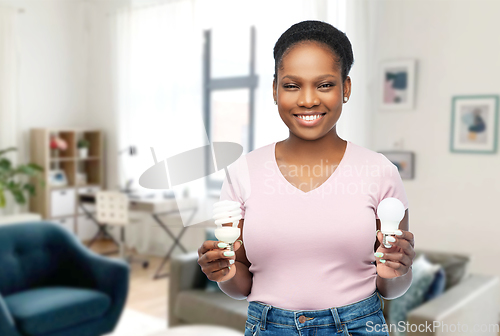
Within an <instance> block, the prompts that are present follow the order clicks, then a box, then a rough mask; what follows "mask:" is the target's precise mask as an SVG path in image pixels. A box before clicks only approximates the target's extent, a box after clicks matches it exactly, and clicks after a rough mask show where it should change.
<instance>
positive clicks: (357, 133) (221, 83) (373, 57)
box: [0, 0, 500, 336]
mask: <svg viewBox="0 0 500 336" xmlns="http://www.w3.org/2000/svg"><path fill="white" fill-rule="evenodd" d="M499 13H500V2H498V1H494V0H491V1H488V0H433V1H431V0H406V1H399V0H372V1H369V0H310V1H307V0H273V1H263V0H254V1H240V0H237V1H229V0H0V151H1V150H4V149H7V148H11V147H15V148H16V149H17V150H16V151H10V152H8V153H4V154H2V156H3V157H4V158H7V159H8V160H9V161H10V162H11V163H12V165H22V164H28V163H36V164H37V165H39V166H41V167H42V168H43V169H44V171H43V178H44V180H45V185H43V186H42V185H38V184H37V185H36V186H37V189H36V192H37V196H36V197H32V198H30V199H29V200H28V202H27V203H26V204H19V202H18V201H16V198H15V196H13V195H12V194H11V193H10V192H8V191H7V190H3V191H5V197H6V200H5V206H4V207H3V208H1V209H0V223H2V225H13V224H14V223H21V224H22V222H26V221H29V222H36V221H40V220H44V221H52V222H55V223H57V224H59V225H61V226H63V227H64V228H66V229H67V230H69V231H70V232H71V234H72V235H75V236H76V237H77V238H78V240H79V241H81V243H82V244H84V245H85V246H89V245H91V246H89V247H86V248H89V249H92V250H93V251H94V252H96V253H100V254H103V255H104V256H105V257H106V258H117V257H118V255H117V254H111V255H108V254H105V252H106V251H109V250H110V249H114V248H115V247H116V246H115V245H117V244H116V243H115V241H116V242H119V241H120V239H121V238H122V237H121V236H120V228H119V227H117V226H113V225H109V227H107V228H106V232H109V235H110V236H109V235H108V236H106V235H105V234H104V233H103V232H101V231H100V230H101V229H102V228H101V227H100V226H99V224H98V222H99V221H98V220H96V218H95V216H94V217H90V216H89V214H93V213H95V212H94V206H95V205H93V204H90V205H89V206H88V207H87V208H86V209H85V210H84V209H83V208H82V207H81V203H84V202H85V201H86V198H85V196H89V194H94V193H96V192H98V191H108V190H109V191H120V192H122V193H125V194H127V195H128V197H129V199H130V202H132V203H133V202H135V203H134V204H135V205H136V208H134V209H131V211H130V214H129V215H130V222H134V223H133V224H134V225H127V226H126V235H125V237H124V245H125V246H126V248H127V250H128V251H129V252H131V253H132V254H134V257H138V258H142V259H143V260H145V261H147V262H146V263H145V262H143V263H138V264H134V263H131V273H130V288H129V292H128V298H127V302H126V305H125V309H124V313H123V314H122V318H121V319H120V321H119V323H118V326H117V328H116V329H115V334H114V335H117V336H125V335H134V336H142V335H150V334H152V333H154V332H162V330H163V329H165V328H166V327H167V325H169V326H170V327H173V326H175V325H196V324H198V325H208V324H212V322H213V321H215V320H217V319H218V320H217V321H216V322H213V324H217V325H219V326H221V327H226V328H230V329H233V330H239V332H241V333H242V332H243V330H244V327H245V323H244V314H245V306H244V305H245V304H246V301H244V300H243V301H240V302H236V300H233V301H235V302H230V301H226V300H232V299H231V298H229V297H227V296H225V294H223V293H221V292H217V289H213V286H212V285H213V284H209V282H210V281H204V280H203V277H201V278H200V274H199V273H198V274H197V275H196V277H195V276H194V275H192V274H194V273H196V271H198V272H199V270H196V267H198V269H199V266H198V265H197V264H196V263H193V261H195V260H196V257H197V254H196V251H197V249H198V248H199V247H200V245H201V244H202V242H203V241H204V240H206V239H207V237H209V236H210V228H211V227H215V225H214V224H213V221H212V222H211V221H210V217H211V213H210V211H211V204H212V203H213V202H215V201H218V192H219V190H220V187H221V183H222V180H223V178H224V171H223V170H221V171H218V172H217V173H214V174H212V175H211V176H207V177H206V178H202V179H197V180H195V181H192V182H189V183H186V184H185V185H182V186H177V187H176V188H174V189H172V190H167V189H162V188H158V189H147V188H144V187H141V186H140V185H139V178H140V176H141V174H142V173H143V172H145V171H146V170H148V169H149V168H150V167H152V166H154V165H156V164H157V163H158V162H161V161H162V160H165V159H166V158H169V157H172V156H174V155H177V154H181V153H184V152H186V151H189V150H191V149H194V148H199V147H201V146H205V145H207V144H209V143H210V142H214V141H231V142H236V143H239V144H241V145H242V147H243V153H244V154H245V153H248V152H250V151H252V150H253V149H256V148H259V147H262V146H265V145H267V144H269V143H272V142H274V141H280V140H283V139H285V138H286V137H288V129H287V127H286V126H285V125H284V124H283V122H282V120H281V119H280V117H279V114H278V111H277V109H276V106H275V105H274V104H273V97H272V80H273V73H274V59H273V47H274V43H275V42H276V41H277V39H278V38H279V36H280V35H281V34H282V33H283V32H284V31H285V30H286V29H288V28H289V27H290V26H291V25H292V24H294V23H297V22H299V21H302V20H307V19H311V20H321V21H326V22H329V23H331V24H333V25H334V26H336V27H337V28H339V29H340V30H342V31H344V32H345V33H346V34H347V36H348V37H349V39H350V41H351V43H352V46H353V51H354V58H355V62H354V65H353V68H352V70H351V73H350V77H351V79H352V95H351V97H350V100H349V102H348V103H347V104H345V105H344V107H343V113H342V117H341V118H340V120H339V122H338V125H337V129H338V133H339V135H340V137H342V138H344V139H346V140H349V141H352V142H353V143H356V144H358V145H361V146H364V147H366V148H369V149H371V150H374V151H377V152H382V153H384V154H386V155H387V156H388V158H393V159H391V161H393V162H395V164H397V165H398V168H400V172H401V174H402V177H403V182H404V186H405V189H406V192H407V195H408V198H409V203H410V231H411V232H413V234H414V235H415V246H416V250H417V251H418V252H419V256H420V254H422V255H425V256H426V257H427V259H426V264H425V265H433V266H436V267H430V266H429V268H428V269H432V272H433V277H432V279H431V280H429V282H428V283H427V284H425V286H427V287H426V290H427V289H428V288H433V290H434V292H433V293H434V294H433V295H432V297H431V296H429V295H428V296H426V297H425V298H419V299H416V298H413V299H412V300H413V301H411V300H410V301H411V302H412V303H408V307H409V308H408V307H407V308H408V309H407V310H408V311H407V315H405V316H404V319H408V320H409V321H413V322H414V323H417V322H418V323H423V322H424V321H432V320H435V319H438V320H445V321H449V323H455V322H460V321H464V320H463V319H465V322H463V323H468V324H469V325H470V328H472V325H474V324H484V325H486V324H497V323H498V321H500V316H499V313H500V309H499V303H500V292H499V284H498V277H499V276H500V268H499V267H497V258H498V256H499V255H500V244H498V242H497V238H498V236H499V235H500V225H499V221H498V219H495V218H496V217H495V216H496V215H495V214H496V210H497V209H498V208H497V207H498V206H499V201H500V179H499V172H500V153H499V151H498V141H499V140H498V123H499V121H498V103H499V101H498V97H499V96H500V76H497V74H500V62H499V60H500V42H499V38H498V31H500V20H498V14H499ZM391 76H393V77H391ZM398 76H399V77H398ZM391 97H392V98H391ZM391 99H392V100H391ZM464 132H465V133H464ZM82 148H87V150H88V152H87V153H86V154H82V153H80V150H81V149H82ZM0 183H1V181H0ZM0 186H2V184H0ZM3 191H2V190H1V189H0V192H3ZM175 199H177V201H178V202H177V203H176V202H175V201H174V200H175ZM179 200H184V201H186V204H188V205H189V204H191V205H192V206H188V207H187V209H188V210H190V209H195V210H194V212H191V211H187V212H184V211H182V209H181V206H180V204H181V203H182V202H180V201H179ZM187 201H192V202H193V203H190V202H187ZM141 202H143V203H141ZM141 204H147V206H146V205H145V206H144V207H142V205H141ZM151 204H153V205H151ZM172 204H174V205H172ZM176 206H177V207H176ZM89 209H90V210H89ZM158 209H160V210H158ZM172 209H173V210H172ZM132 210H136V211H132ZM167 210H168V211H167ZM86 211H88V213H87V212H86ZM2 225H0V227H1V226H2ZM0 235H1V232H0ZM93 238H96V239H95V241H92V239H93ZM113 239H114V240H113ZM90 243H92V244H90ZM118 245H119V244H118ZM193 256H194V257H193ZM422 263H423V261H422ZM189 266H191V268H189ZM424 268H425V267H424ZM186 270H191V273H190V272H188V271H186ZM426 270H427V269H426ZM438 270H440V272H441V273H440V272H439V271H438ZM422 272H424V271H422ZM438 274H441V278H440V279H438V278H439V276H438ZM195 279H197V280H195ZM417 280H418V279H417ZM2 281H3V280H2V278H1V277H0V283H1V282H2ZM200 283H201V285H200ZM412 286H413V285H412ZM0 294H1V295H5V293H2V286H1V284H0ZM217 300H221V301H217ZM207 302H208V303H207ZM232 304H239V306H233V305H232ZM387 307H390V305H387ZM388 309H390V308H386V310H388ZM384 313H385V312H384ZM211 314H213V315H211ZM387 314H388V315H387V316H389V314H391V313H390V312H389V311H387ZM200 316H205V317H200ZM242 318H243V320H242V321H243V322H241V319H242ZM388 320H389V319H388ZM127 321H128V322H127ZM391 321H396V320H394V319H391ZM0 322H1V320H0ZM497 327H498V326H497ZM492 330H493V329H491V328H490V329H489V330H488V331H484V330H483V331H482V333H479V332H471V330H469V331H468V332H462V333H459V332H455V333H451V334H454V335H462V334H463V335H469V334H470V335H479V334H481V335H497V334H498V329H497V330H496V331H492ZM194 334H195V333H194ZM391 334H392V333H391ZM435 334H436V335H437V334H439V335H441V334H443V335H444V334H446V333H435ZM165 335H167V334H165ZM200 335H201V334H200ZM228 335H231V334H230V333H229V331H228ZM433 335H434V333H433Z"/></svg>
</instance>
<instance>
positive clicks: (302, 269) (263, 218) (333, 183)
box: [220, 141, 408, 310]
mask: <svg viewBox="0 0 500 336" xmlns="http://www.w3.org/2000/svg"><path fill="white" fill-rule="evenodd" d="M275 147H276V142H274V143H272V144H269V145H266V146H263V147H260V148H258V149H255V150H254V151H252V152H250V153H248V154H246V155H243V156H241V157H240V158H239V159H238V160H236V161H235V162H234V163H233V164H232V165H231V166H230V167H229V168H228V170H229V175H230V178H231V181H232V184H233V188H230V185H229V183H228V181H227V177H226V178H225V179H224V182H223V185H222V190H221V196H220V200H232V201H238V202H240V203H241V209H242V215H243V218H244V219H245V222H244V227H243V241H244V244H245V251H246V254H247V258H248V260H249V261H250V263H251V264H252V265H251V266H250V269H249V270H250V272H252V274H253V283H252V288H251V292H250V294H249V295H248V297H247V301H249V302H250V301H260V302H263V303H266V304H270V305H273V306H276V307H279V308H283V309H291V310H317V309H326V308H330V307H338V306H343V305H347V304H350V303H354V302H356V301H359V300H362V299H364V298H366V297H368V296H370V295H371V294H373V292H374V291H375V289H376V279H377V272H376V266H375V264H374V262H375V257H374V255H373V252H374V251H373V247H374V244H375V240H376V221H375V219H378V216H377V215H376V209H377V206H378V204H379V203H380V201H381V200H383V199H384V198H386V197H395V198H398V199H399V200H400V201H401V202H403V204H404V206H405V209H406V208H408V199H407V196H406V193H405V189H404V187H403V182H402V180H401V177H400V175H399V172H398V169H397V167H396V166H395V165H394V164H393V163H391V162H390V161H389V160H388V159H387V158H386V157H385V156H384V155H382V154H380V153H376V152H374V151H372V150H369V149H366V148H364V147H361V146H358V145H356V144H354V143H352V142H350V141H348V143H347V148H346V152H345V154H344V156H343V158H342V160H341V161H340V163H339V165H338V167H336V166H332V168H331V169H328V172H321V171H320V169H322V168H321V166H319V165H318V166H317V167H311V169H312V172H313V174H315V175H316V176H319V175H320V174H322V175H330V174H331V176H330V177H329V178H328V179H327V180H326V181H325V182H324V183H323V184H321V185H320V186H313V188H315V189H313V190H311V191H309V192H307V193H305V192H303V191H301V190H300V189H298V188H296V187H294V186H293V185H292V184H290V182H288V181H287V180H286V179H285V177H284V176H283V175H282V173H281V172H280V170H279V168H278V164H277V162H276V158H275ZM335 167H336V169H335ZM297 169H307V168H306V167H302V168H301V167H297ZM333 169H335V171H334V172H333V174H332V173H331V171H333ZM307 189H311V186H309V187H308V188H307ZM233 192H234V195H233Z"/></svg>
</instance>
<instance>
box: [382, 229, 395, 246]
mask: <svg viewBox="0 0 500 336" xmlns="http://www.w3.org/2000/svg"><path fill="white" fill-rule="evenodd" d="M382 234H383V235H384V238H383V239H382V245H384V247H385V248H391V247H392V245H391V244H390V242H388V241H387V237H392V236H394V235H395V234H394V233H389V232H382Z"/></svg>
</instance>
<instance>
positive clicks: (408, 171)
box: [380, 151, 415, 180]
mask: <svg viewBox="0 0 500 336" xmlns="http://www.w3.org/2000/svg"><path fill="white" fill-rule="evenodd" d="M380 153H382V154H383V155H384V156H385V157H386V158H387V159H389V161H391V162H392V163H393V164H394V165H395V166H396V167H398V171H399V175H401V179H402V180H412V179H413V178H414V177H415V154H414V153H413V152H407V151H387V152H380Z"/></svg>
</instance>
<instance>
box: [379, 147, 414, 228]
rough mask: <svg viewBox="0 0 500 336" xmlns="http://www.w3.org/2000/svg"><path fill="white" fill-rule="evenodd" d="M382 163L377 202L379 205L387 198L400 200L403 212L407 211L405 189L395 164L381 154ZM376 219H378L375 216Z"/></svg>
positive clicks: (407, 203) (407, 204)
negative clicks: (403, 208)
mask: <svg viewBox="0 0 500 336" xmlns="http://www.w3.org/2000/svg"><path fill="white" fill-rule="evenodd" d="M380 155H382V156H383V159H384V163H383V164H382V169H381V174H380V176H381V177H380V189H379V200H378V203H380V202H381V201H382V200H383V199H385V198H388V197H394V198H397V199H398V200H400V201H401V202H402V203H403V205H404V207H405V210H406V209H408V206H409V202H408V197H407V196H406V191H405V187H404V185H403V180H402V179H401V175H400V174H399V171H398V168H397V167H396V165H395V164H393V163H392V162H391V161H389V160H388V159H387V158H386V157H385V156H384V155H383V154H380ZM376 218H377V219H380V218H379V217H378V215H377V214H376Z"/></svg>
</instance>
